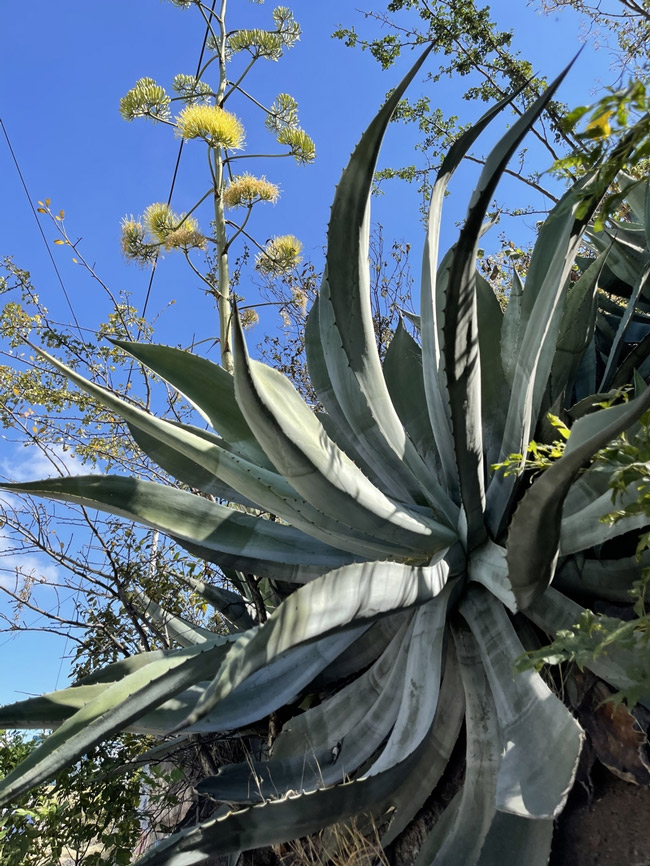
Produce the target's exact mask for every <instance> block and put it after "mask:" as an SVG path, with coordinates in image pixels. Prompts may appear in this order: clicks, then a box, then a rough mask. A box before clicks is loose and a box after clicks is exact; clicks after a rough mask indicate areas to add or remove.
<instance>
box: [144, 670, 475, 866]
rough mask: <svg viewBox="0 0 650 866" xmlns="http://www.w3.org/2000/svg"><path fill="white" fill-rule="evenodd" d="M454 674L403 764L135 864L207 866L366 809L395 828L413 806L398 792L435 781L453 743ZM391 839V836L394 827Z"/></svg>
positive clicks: (274, 806) (265, 810) (254, 811)
mask: <svg viewBox="0 0 650 866" xmlns="http://www.w3.org/2000/svg"><path fill="white" fill-rule="evenodd" d="M452 674H454V669H453V668H452V669H450V675H449V676H448V675H447V672H445V678H444V680H443V687H442V693H441V702H440V707H439V712H438V714H437V715H436V720H435V722H434V725H433V727H432V730H431V734H430V735H429V736H428V737H427V738H426V740H425V742H424V743H423V744H422V745H421V747H420V748H419V749H417V750H416V751H415V752H414V753H413V754H412V755H411V756H410V758H408V759H407V760H406V761H403V762H402V763H401V764H399V765H397V766H396V767H393V768H391V769H390V770H387V771H386V772H385V773H380V774H378V775H377V776H373V777H371V778H369V779H360V780H357V781H354V782H348V783H346V784H343V785H337V786H336V787H333V788H326V789H324V790H318V791H314V792H311V793H308V794H303V795H299V796H294V795H289V796H287V797H285V798H283V799H280V800H273V801H267V802H266V803H263V804H261V805H258V806H253V807H251V808H249V809H245V810H242V811H237V812H230V813H228V814H227V815H226V816H223V817H219V818H213V819H210V820H209V821H206V822H204V823H203V824H201V825H199V827H197V828H193V829H192V830H189V831H183V832H182V833H177V834H175V835H174V836H170V837H168V838H167V839H164V840H162V841H161V842H159V843H158V844H157V845H156V847H155V848H152V849H151V850H150V851H149V852H148V853H147V854H146V855H145V856H144V857H143V858H142V859H141V860H138V861H137V866H180V864H183V866H192V864H201V863H206V864H207V862H208V861H209V859H210V858H211V857H213V856H214V851H219V853H220V854H225V853H228V851H231V850H232V851H239V850H241V849H249V848H255V847H260V846H262V845H268V844H273V843H274V842H281V841H285V840H286V839H289V838H295V837H297V836H302V835H307V834H309V833H312V832H315V831H317V830H319V829H321V828H322V827H324V826H328V825H330V824H333V823H335V822H337V821H341V820H343V819H345V818H347V817H349V816H351V815H358V814H363V813H366V812H370V811H372V813H374V814H381V813H382V811H385V810H386V808H388V807H390V806H393V807H395V808H396V815H397V816H396V818H395V819H394V823H393V826H397V823H398V822H400V820H401V814H402V809H401V808H400V807H401V805H402V804H404V806H405V807H406V806H408V807H412V805H413V804H412V801H407V800H405V799H404V797H403V796H402V794H403V793H404V792H405V791H413V792H415V791H416V789H418V787H419V786H418V784H417V783H418V781H420V780H421V779H422V778H423V777H426V778H429V777H431V778H432V777H433V776H432V774H433V773H434V772H435V773H436V774H437V777H439V776H440V775H441V774H442V771H443V769H444V767H445V765H446V763H447V760H448V758H449V755H450V754H451V750H452V748H453V745H454V743H455V741H456V738H457V735H458V731H459V729H460V726H461V723H462V715H463V712H462V711H463V707H464V704H463V701H462V690H461V691H459V689H458V685H457V683H458V674H457V672H456V673H455V675H452ZM443 697H444V701H443V700H442V699H443ZM427 790H428V791H430V788H429V789H427ZM420 793H421V792H420ZM389 835H393V834H392V827H391V828H390V830H389ZM393 838H394V836H393Z"/></svg>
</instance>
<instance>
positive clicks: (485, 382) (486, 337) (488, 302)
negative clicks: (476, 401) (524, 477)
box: [476, 272, 510, 466]
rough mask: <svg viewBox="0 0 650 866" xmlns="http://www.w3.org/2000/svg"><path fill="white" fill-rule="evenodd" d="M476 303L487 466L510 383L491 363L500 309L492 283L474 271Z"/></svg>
mask: <svg viewBox="0 0 650 866" xmlns="http://www.w3.org/2000/svg"><path fill="white" fill-rule="evenodd" d="M476 304H477V314H478V320H479V322H480V327H479V329H478V341H479V351H480V357H481V370H482V371H483V374H482V376H481V411H482V414H483V447H484V449H485V460H486V463H487V465H488V466H490V465H491V464H492V463H494V462H495V460H497V458H498V456H499V449H500V447H501V440H502V439H503V428H504V426H505V421H506V410H505V407H506V406H507V405H508V400H509V398H510V387H509V385H508V383H507V381H506V378H505V375H504V373H503V369H502V367H501V365H500V364H495V358H499V356H500V354H501V330H502V327H503V313H502V311H501V306H500V304H499V301H498V300H497V297H496V295H495V294H494V292H493V291H492V286H491V285H490V284H489V283H488V281H487V280H486V279H484V278H483V277H482V276H481V274H480V273H478V272H477V273H476Z"/></svg>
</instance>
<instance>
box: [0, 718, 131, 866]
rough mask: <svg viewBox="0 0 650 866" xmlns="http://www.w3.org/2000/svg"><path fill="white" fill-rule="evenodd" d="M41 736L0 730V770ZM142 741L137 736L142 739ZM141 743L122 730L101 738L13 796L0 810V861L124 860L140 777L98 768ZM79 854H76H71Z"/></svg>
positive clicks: (9, 865)
mask: <svg viewBox="0 0 650 866" xmlns="http://www.w3.org/2000/svg"><path fill="white" fill-rule="evenodd" d="M40 742H41V738H40V737H34V738H32V739H26V738H25V737H24V735H22V734H19V733H17V732H9V731H6V732H4V733H2V734H0V778H1V777H4V776H6V775H7V773H9V772H10V770H12V769H13V768H14V767H15V766H16V765H17V764H18V763H20V761H22V760H24V759H25V758H26V757H27V756H28V755H29V754H30V753H31V752H32V751H33V750H34V749H35V748H36V746H38V745H39V744H40ZM141 742H144V740H141ZM141 750H142V745H141V744H140V742H139V741H138V740H137V739H136V738H135V737H133V736H130V735H128V734H127V735H123V736H122V737H121V738H119V739H118V740H115V741H114V742H113V743H104V744H103V745H102V746H101V747H99V748H97V749H95V750H93V753H92V754H91V755H89V756H87V758H86V759H85V760H84V761H82V762H80V763H79V764H76V765H74V766H73V767H70V768H68V769H66V770H63V771H62V772H61V773H59V775H58V776H57V777H56V779H55V780H54V784H53V785H47V786H43V787H41V788H38V789H36V790H34V791H32V792H31V793H29V794H26V795H24V796H23V797H21V798H19V800H18V801H17V803H16V806H15V808H13V809H4V810H3V811H2V813H1V814H0V861H1V862H2V863H3V866H42V864H44V863H59V862H68V861H69V860H70V858H72V862H83V863H84V864H85V866H100V864H101V863H105V862H107V861H110V862H111V863H116V864H120V863H124V864H126V863H129V862H130V860H131V852H132V851H133V849H134V847H135V844H136V842H137V839H138V836H139V835H140V814H139V811H138V807H139V804H140V796H141V794H140V780H139V776H138V774H137V773H130V774H127V775H118V776H113V777H112V778H111V777H110V776H104V777H103V778H102V779H100V780H97V779H96V778H95V777H97V775H98V774H100V773H103V772H104V771H106V770H108V769H110V768H113V767H114V766H116V763H118V764H119V763H121V762H124V763H126V762H128V761H130V760H132V759H133V758H134V757H135V756H136V755H137V754H138V753H139V752H140V751H141ZM77 858H82V859H77Z"/></svg>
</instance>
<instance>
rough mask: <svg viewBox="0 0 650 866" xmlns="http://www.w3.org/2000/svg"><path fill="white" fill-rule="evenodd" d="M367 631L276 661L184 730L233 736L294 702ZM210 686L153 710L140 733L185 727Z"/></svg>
mask: <svg viewBox="0 0 650 866" xmlns="http://www.w3.org/2000/svg"><path fill="white" fill-rule="evenodd" d="M364 630H365V627H364V626H360V627H358V628H356V629H351V630H350V631H347V632H344V633H342V634H331V635H328V636H327V637H324V638H321V639H320V640H318V641H314V642H313V643H311V644H309V645H307V646H301V647H297V648H296V649H294V650H293V651H292V652H291V653H289V654H287V655H286V656H281V657H279V658H275V659H274V660H273V661H271V662H270V663H269V664H268V665H266V666H265V667H263V668H261V669H260V670H258V671H256V672H255V673H253V674H252V675H251V676H250V677H249V678H248V679H247V680H246V681H245V682H244V683H242V684H241V685H240V686H239V688H237V689H235V690H234V691H232V692H231V693H230V694H229V695H228V696H227V697H226V698H225V699H224V700H223V701H221V703H219V704H218V706H216V707H214V709H213V710H212V711H211V712H210V713H208V714H207V715H205V716H203V717H202V718H201V719H199V720H197V721H196V722H195V723H194V724H193V725H190V726H189V727H185V728H184V732H186V733H214V732H215V731H232V730H235V729H237V728H241V727H243V726H244V725H249V724H251V723H252V722H257V721H259V720H260V719H263V718H264V717H265V716H268V714H269V713H271V712H273V711H275V710H277V709H278V707H280V706H282V705H283V704H286V703H290V702H291V701H292V700H294V699H295V698H296V696H297V695H298V694H300V692H301V691H302V690H303V689H304V688H305V687H306V686H308V685H309V684H310V683H311V682H312V680H313V679H314V677H316V676H317V675H318V674H319V673H320V672H321V671H322V670H323V669H324V668H326V667H327V666H328V665H329V664H331V662H332V661H333V660H334V659H335V658H337V657H338V656H339V655H340V654H341V653H342V652H344V651H346V650H347V648H348V647H349V646H350V645H351V644H352V643H354V641H355V640H356V639H357V638H358V637H359V636H360V635H361V634H362V633H363V632H364ZM207 685H208V683H205V682H204V683H202V684H201V685H200V687H198V688H196V689H190V690H189V693H188V694H184V695H183V696H179V697H178V698H177V699H176V700H175V701H172V702H171V704H169V705H165V706H164V707H160V708H158V709H157V710H153V711H152V712H151V713H148V714H147V715H146V716H144V717H142V718H141V719H140V720H138V723H137V728H138V729H144V728H145V726H147V727H148V729H150V730H152V731H154V732H156V733H159V734H161V733H167V732H169V731H170V730H171V729H173V728H177V727H180V726H181V725H183V723H184V721H185V719H186V718H187V716H188V715H189V713H190V712H191V711H192V710H193V708H194V707H195V706H196V703H197V701H198V700H199V699H200V697H201V695H202V694H203V693H204V691H205V689H206V687H207Z"/></svg>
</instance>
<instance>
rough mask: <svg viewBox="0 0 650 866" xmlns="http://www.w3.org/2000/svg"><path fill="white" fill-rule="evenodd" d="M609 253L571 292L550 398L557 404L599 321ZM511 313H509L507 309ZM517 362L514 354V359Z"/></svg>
mask: <svg viewBox="0 0 650 866" xmlns="http://www.w3.org/2000/svg"><path fill="white" fill-rule="evenodd" d="M605 258H606V254H602V255H601V256H599V257H598V258H597V259H595V260H594V261H593V262H592V264H590V265H589V267H588V268H587V269H586V270H585V271H584V273H582V274H581V275H580V278H579V279H578V280H577V281H576V282H575V283H574V284H573V286H572V287H571V288H570V289H569V292H568V294H567V298H566V303H565V304H564V310H563V313H562V320H561V323H560V330H559V333H558V338H557V343H556V346H555V357H554V359H553V366H552V367H551V378H550V394H549V402H550V403H551V404H554V403H555V401H556V400H558V399H560V398H561V396H562V395H563V394H564V391H565V389H569V388H570V387H571V385H572V384H573V378H574V376H575V373H576V371H577V369H578V365H579V363H580V359H581V358H582V356H583V354H584V352H585V350H586V348H587V346H588V345H589V343H590V341H591V339H592V337H593V333H594V324H595V311H596V293H597V291H598V280H599V277H600V274H601V272H602V267H603V264H604V262H605ZM506 315H507V313H506ZM512 363H513V365H514V358H513V359H512Z"/></svg>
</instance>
